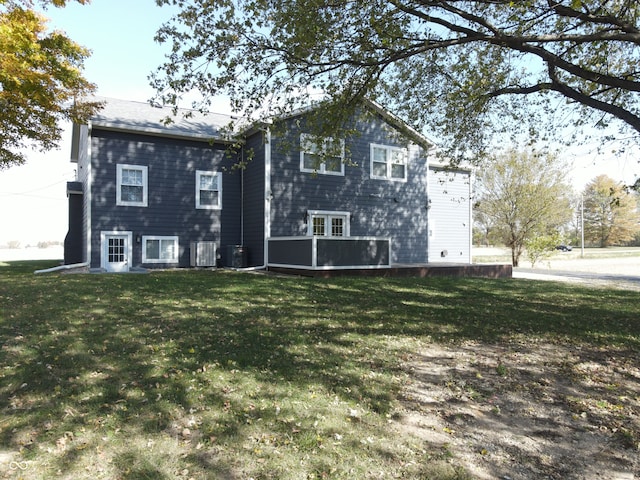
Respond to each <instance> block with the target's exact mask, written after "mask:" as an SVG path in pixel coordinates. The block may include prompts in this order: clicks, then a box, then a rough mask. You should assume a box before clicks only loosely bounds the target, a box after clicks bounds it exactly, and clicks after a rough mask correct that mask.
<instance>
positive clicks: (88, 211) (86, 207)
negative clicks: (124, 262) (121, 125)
mask: <svg viewBox="0 0 640 480" xmlns="http://www.w3.org/2000/svg"><path fill="white" fill-rule="evenodd" d="M92 131H93V124H92V123H91V122H89V123H88V124H87V161H86V168H87V173H86V175H87V177H86V181H87V183H86V185H83V188H84V189H85V190H86V192H84V195H86V196H85V198H84V199H83V202H84V204H83V205H82V211H83V213H84V214H85V215H86V216H85V219H84V221H85V223H86V226H87V231H86V233H85V234H86V237H85V238H84V241H85V244H86V247H87V258H85V259H84V260H86V261H87V262H89V264H90V265H89V266H91V262H92V259H91V254H92V253H93V248H92V243H93V241H92V238H93V237H92V235H91V233H92V231H93V230H92V228H91V220H92V211H93V205H92V202H93V198H92V194H91V192H93V168H92V163H93V159H92V158H91V154H92V150H91V143H92V142H91V135H92ZM79 168H80V164H78V169H79ZM77 175H78V172H76V176H77ZM82 228H83V229H84V225H83V226H82Z"/></svg>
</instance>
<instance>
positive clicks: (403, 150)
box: [369, 143, 409, 182]
mask: <svg viewBox="0 0 640 480" xmlns="http://www.w3.org/2000/svg"><path fill="white" fill-rule="evenodd" d="M374 149H381V150H384V151H385V152H386V155H385V156H386V158H385V164H386V174H385V175H384V176H382V175H376V174H375V173H374V169H373V164H374V155H373V151H374ZM393 152H400V153H401V154H402V160H403V163H402V165H403V166H404V177H402V178H399V177H392V176H391V171H392V167H393V165H394V164H393V163H392V161H391V153H393ZM375 163H382V162H375ZM408 175H409V151H408V149H407V148H404V147H395V146H392V145H382V144H379V143H371V144H369V176H370V178H371V179H373V180H386V181H389V182H406V181H407V178H408Z"/></svg>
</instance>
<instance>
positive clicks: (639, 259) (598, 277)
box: [513, 256, 640, 291]
mask: <svg viewBox="0 0 640 480" xmlns="http://www.w3.org/2000/svg"><path fill="white" fill-rule="evenodd" d="M524 264H525V265H526V262H524ZM513 278H528V279H533V280H552V281H558V282H575V283H582V284H588V285H594V286H607V287H616V288H625V289H632V290H639V291H640V256H627V257H612V258H579V257H578V258H575V257H571V258H566V259H563V258H560V259H556V258H554V259H553V260H550V261H544V262H541V263H540V264H539V265H536V267H535V268H527V267H526V266H523V267H517V268H514V269H513Z"/></svg>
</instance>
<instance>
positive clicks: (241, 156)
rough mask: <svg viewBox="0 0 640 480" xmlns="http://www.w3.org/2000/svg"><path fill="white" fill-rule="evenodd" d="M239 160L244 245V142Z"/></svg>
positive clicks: (241, 226)
mask: <svg viewBox="0 0 640 480" xmlns="http://www.w3.org/2000/svg"><path fill="white" fill-rule="evenodd" d="M240 161H241V162H242V168H241V169H240V245H244V169H245V168H246V166H245V163H244V144H243V145H242V146H241V147H240Z"/></svg>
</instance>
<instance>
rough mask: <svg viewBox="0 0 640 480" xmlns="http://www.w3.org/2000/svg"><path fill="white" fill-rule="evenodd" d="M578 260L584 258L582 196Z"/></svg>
mask: <svg viewBox="0 0 640 480" xmlns="http://www.w3.org/2000/svg"><path fill="white" fill-rule="evenodd" d="M580 258H584V194H582V195H580Z"/></svg>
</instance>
